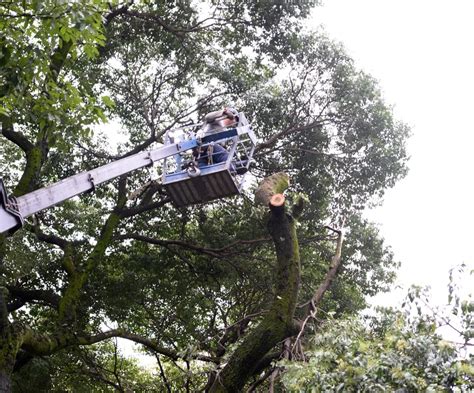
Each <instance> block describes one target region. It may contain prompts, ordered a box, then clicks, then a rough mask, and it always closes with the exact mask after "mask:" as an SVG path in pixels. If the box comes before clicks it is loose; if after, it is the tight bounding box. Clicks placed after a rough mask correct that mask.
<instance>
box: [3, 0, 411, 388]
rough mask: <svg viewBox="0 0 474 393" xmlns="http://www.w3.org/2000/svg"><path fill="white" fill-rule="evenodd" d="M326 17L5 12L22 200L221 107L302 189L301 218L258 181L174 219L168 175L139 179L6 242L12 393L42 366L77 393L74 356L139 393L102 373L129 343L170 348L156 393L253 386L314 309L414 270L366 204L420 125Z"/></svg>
mask: <svg viewBox="0 0 474 393" xmlns="http://www.w3.org/2000/svg"><path fill="white" fill-rule="evenodd" d="M309 10H310V2H294V3H292V2H275V1H257V2H255V1H237V2H235V1H232V2H231V1H211V2H205V1H190V2H186V1H176V2H169V1H155V2H150V1H143V2H138V1H133V0H131V1H123V2H119V1H113V2H105V1H100V0H95V1H91V2H83V3H71V4H68V3H63V2H59V1H52V0H51V1H42V2H23V3H21V4H16V3H1V4H0V16H1V19H0V23H1V26H2V36H1V37H0V45H1V54H2V56H1V58H0V62H1V63H0V65H1V67H2V68H1V72H0V78H1V79H0V85H1V94H0V99H1V103H2V108H1V110H0V116H1V122H2V142H3V143H2V144H1V145H0V151H1V153H2V154H1V159H0V167H1V170H2V177H3V178H4V181H5V182H6V184H7V186H9V187H10V188H11V189H12V190H13V193H14V195H16V196H20V195H24V194H25V193H27V192H29V191H31V190H34V189H37V188H39V187H42V186H44V185H46V184H49V183H51V182H53V181H56V180H59V179H61V178H64V177H66V176H69V175H71V174H74V173H77V172H79V171H82V170H87V169H91V168H93V167H95V166H98V165H101V164H104V163H106V162H109V161H110V160H113V159H116V158H118V157H123V156H126V155H129V154H132V153H135V152H139V151H143V150H146V149H147V148H149V147H151V146H153V145H154V144H155V143H157V142H160V141H161V140H162V137H163V135H164V133H165V132H166V131H167V130H169V129H171V128H173V127H175V126H177V125H179V124H182V123H185V122H187V121H189V120H193V121H197V120H199V119H200V118H201V116H202V115H203V114H205V113H206V112H207V111H209V110H213V109H215V108H219V107H222V106H223V105H235V106H237V107H238V108H239V109H240V110H242V111H244V112H245V113H246V114H247V117H248V118H249V119H251V121H252V124H253V126H254V129H255V130H256V132H257V135H258V138H259V144H258V146H257V148H256V154H255V165H254V169H253V170H252V175H253V178H254V180H255V181H254V183H260V182H261V181H262V180H263V179H264V178H268V177H269V176H270V175H272V174H275V173H276V172H281V171H284V172H286V173H287V174H288V175H290V178H291V182H290V183H291V184H290V186H289V187H290V188H289V189H288V190H287V203H286V205H288V207H287V210H286V213H285V208H284V207H283V208H282V207H280V208H277V209H274V208H272V209H270V211H269V212H267V210H268V208H267V207H261V206H260V207H259V206H258V205H256V204H255V203H254V201H253V197H252V186H251V185H249V189H248V190H246V192H245V195H244V196H243V197H240V198H233V199H228V200H222V201H217V202H215V203H213V204H211V205H207V206H197V207H189V208H182V209H176V208H174V207H173V206H172V205H171V204H170V200H169V198H168V196H167V195H166V193H165V192H164V190H163V189H162V187H161V185H160V184H159V182H157V181H155V180H153V178H154V174H156V172H155V173H153V172H154V171H158V172H159V168H158V169H153V170H152V171H151V172H152V173H150V171H139V172H137V173H133V174H130V175H128V176H124V177H121V178H120V179H118V180H117V181H114V182H111V183H110V184H109V185H107V186H105V187H102V188H99V189H98V190H96V192H95V193H93V194H88V195H84V196H81V197H80V198H76V199H74V200H72V201H68V202H66V203H64V204H62V205H61V206H58V207H56V208H54V209H50V210H47V211H45V212H42V213H40V214H37V215H36V216H35V217H33V219H32V220H29V221H28V222H27V224H26V226H25V228H23V229H22V230H21V231H19V232H17V233H16V234H15V235H14V236H13V237H9V238H5V237H2V238H1V239H0V256H1V260H2V265H1V282H0V286H1V289H2V290H1V292H0V340H1V348H2V350H1V351H0V376H1V377H0V380H1V381H2V384H3V385H2V388H1V389H3V390H7V391H8V389H9V385H10V377H11V375H12V373H13V374H14V373H20V374H18V375H21V381H23V382H24V381H25V380H27V378H28V376H30V378H33V375H32V374H34V370H35V368H34V367H32V365H35V364H36V365H37V366H38V367H40V369H41V370H42V371H41V372H42V373H43V374H47V375H49V382H48V383H47V385H48V386H49V387H48V389H60V384H61V383H62V382H59V381H60V380H64V378H63V377H64V374H61V373H62V372H66V371H64V370H65V368H64V361H67V362H68V363H69V364H75V365H77V368H76V369H77V373H78V376H77V378H80V377H82V378H83V379H88V378H89V379H93V378H95V377H97V375H100V376H101V378H96V379H95V380H98V381H99V382H98V383H104V384H105V385H104V386H107V382H108V386H113V387H114V388H116V389H119V390H120V389H122V390H123V389H125V388H124V385H122V384H121V383H120V382H117V381H115V382H114V381H111V379H110V378H108V377H107V375H106V374H107V373H106V372H105V371H103V370H105V369H106V367H105V366H104V367H102V368H101V367H99V366H100V365H101V364H102V365H104V364H105V363H107V362H108V363H107V364H109V366H110V364H114V365H115V366H113V367H115V368H117V363H116V362H115V363H113V362H111V361H110V359H113V358H114V356H115V355H114V352H113V351H112V352H111V351H110V347H107V346H105V347H104V346H102V347H100V346H96V347H91V349H90V351H91V352H87V353H86V352H85V350H84V347H85V346H90V345H92V344H96V343H99V342H102V341H104V340H108V339H110V338H113V337H123V338H126V339H129V340H132V341H135V342H137V343H140V344H142V345H143V346H144V347H145V348H146V350H147V351H149V353H150V354H153V355H155V356H156V357H157V365H158V366H159V370H160V375H161V379H160V381H153V382H152V383H154V384H161V387H158V386H157V385H155V388H157V389H169V390H171V389H173V388H176V387H177V385H176V383H178V382H173V378H172V377H173V376H176V380H177V381H182V385H181V386H180V388H186V389H188V390H195V389H199V388H204V387H205V386H207V388H208V389H212V390H214V391H219V390H222V389H224V390H239V389H241V388H243V386H245V385H246V384H247V383H249V381H251V378H257V379H256V381H258V380H259V379H258V377H257V376H258V375H265V373H266V372H267V371H268V370H269V367H270V364H271V362H272V361H273V360H275V359H277V358H278V357H280V355H281V348H279V347H280V343H281V342H282V341H283V340H285V339H287V338H291V337H292V336H297V335H300V334H301V331H302V330H301V329H302V325H305V324H304V323H303V324H302V323H301V322H298V320H299V321H305V320H306V318H307V317H308V316H309V315H311V313H313V312H314V308H315V307H316V306H317V307H319V308H320V309H322V310H324V311H326V312H328V311H332V312H335V313H336V315H341V314H343V313H355V312H356V311H357V310H359V309H361V308H362V307H364V305H365V301H364V297H365V296H366V295H372V294H374V293H377V292H378V291H380V290H383V289H386V288H387V285H388V284H390V282H391V281H392V280H393V278H394V268H395V267H396V263H395V262H394V260H393V256H392V254H391V252H390V250H389V249H387V248H386V246H384V244H383V241H382V240H381V239H380V237H379V236H378V233H377V230H376V229H375V228H374V227H373V226H371V225H370V224H369V223H367V222H365V221H364V220H362V219H361V218H360V211H361V210H362V209H363V208H364V207H365V206H367V204H368V203H370V202H374V201H378V200H379V198H380V197H381V196H382V195H383V192H384V190H385V189H386V188H387V187H391V186H393V184H394V183H395V182H396V180H398V179H399V178H400V177H402V176H403V175H404V174H405V172H406V166H405V165H406V159H407V157H406V152H405V145H404V144H405V140H406V137H407V134H408V130H407V127H406V126H405V125H403V124H401V123H399V122H397V121H395V120H394V119H393V117H392V113H391V109H390V108H389V107H388V106H387V105H386V104H385V103H384V101H383V99H382V97H381V94H380V91H379V89H378V87H377V83H376V81H375V80H374V79H373V78H371V77H370V76H368V75H366V74H364V73H363V72H361V71H359V70H357V68H356V67H355V66H354V64H353V62H352V60H351V59H350V58H349V57H348V56H347V55H346V54H345V53H344V50H343V48H342V47H341V46H340V45H338V44H335V43H333V42H331V41H330V40H329V39H328V38H326V37H324V36H323V35H321V34H316V33H309V32H307V31H305V29H303V27H302V21H303V19H304V18H305V17H306V16H307V15H308V13H309ZM107 118H108V119H111V120H113V121H114V123H113V124H117V128H118V127H120V138H119V140H121V141H123V142H121V143H119V142H117V143H118V147H117V149H113V148H109V147H106V146H110V143H108V140H109V139H112V140H117V138H115V136H114V135H111V133H110V132H109V133H102V132H100V128H98V127H97V126H95V124H97V123H100V122H102V121H105V120H106V119H107ZM114 132H115V133H117V134H118V133H119V130H118V129H117V130H115V131H114ZM280 176H282V178H283V179H284V178H285V176H283V175H280ZM150 177H151V178H150ZM283 183H285V182H283ZM144 184H147V187H146V188H143V185H144ZM270 188H271V189H272V190H273V191H274V192H275V193H278V192H279V191H282V190H281V189H275V190H274V189H273V187H270ZM277 188H278V187H277ZM137 189H140V190H141V192H135V191H136V190H137ZM303 194H305V195H303ZM304 200H306V202H305V203H303V201H304ZM288 201H289V202H288ZM303 205H304V207H303ZM268 214H269V217H270V218H269V219H268V217H267V215H268ZM296 219H298V221H299V224H298V225H297V222H296ZM330 222H332V223H334V225H335V226H336V227H337V228H336V231H335V232H334V231H332V230H331V229H328V228H327V224H328V223H330ZM343 223H345V227H346V228H347V236H346V241H345V242H344V243H343V242H342V233H341V231H340V229H342V225H343ZM296 231H297V232H298V237H299V245H298V242H297V240H296ZM281 239H284V240H281ZM290 239H291V241H290ZM300 259H301V261H302V266H301V268H300V267H299V264H300ZM337 272H339V275H338V277H337V278H336V273H337ZM330 284H332V285H330ZM317 288H319V291H317V290H316V289H317ZM329 288H330V291H328V289H329ZM323 295H325V296H323ZM297 305H299V306H297ZM107 326H112V328H107ZM94 348H95V349H94ZM104 348H105V349H104ZM107 348H108V349H107ZM101 351H104V352H101ZM103 353H106V354H109V355H110V356H109V357H108V358H107V356H106V358H107V359H109V360H103V358H104V356H105V355H101V354H103ZM39 359H41V360H39ZM44 359H49V360H48V361H47V362H46V363H45V361H44ZM71 368H72V369H74V367H71ZM71 368H68V370H69V371H70V370H71ZM182 369H183V370H182ZM28 370H33V371H31V372H30V373H28V372H26V371H28ZM84 370H87V371H88V372H84ZM91 370H92V371H91ZM98 370H99V371H98ZM100 370H102V371H103V372H102V373H101V372H100ZM262 373H263V374H262ZM112 374H113V373H112ZM116 374H117V373H115V374H113V375H115V377H117V375H116ZM58 375H59V376H60V375H63V376H62V377H58ZM128 375H129V377H130V378H138V379H140V378H139V377H138V376H137V373H136V372H130V373H129V374H128ZM94 376H95V377H94ZM117 378H118V377H117ZM138 379H137V380H138ZM256 381H255V382H256ZM142 382H143V381H142ZM137 383H138V382H137ZM61 386H63V385H61ZM117 386H118V387H117ZM1 389H0V390H1Z"/></svg>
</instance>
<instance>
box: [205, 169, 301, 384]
mask: <svg viewBox="0 0 474 393" xmlns="http://www.w3.org/2000/svg"><path fill="white" fill-rule="evenodd" d="M279 178H280V179H278V180H281V179H283V182H285V179H284V176H279ZM276 180H277V179H275V177H271V179H269V181H267V182H265V180H264V182H262V184H261V185H260V187H259V190H257V193H256V195H259V196H261V197H260V198H259V202H260V203H263V202H264V201H265V202H267V203H268V206H269V207H270V218H269V220H268V224H267V227H268V231H269V233H270V235H271V236H272V238H273V242H274V244H275V250H276V255H277V264H276V275H275V295H274V298H273V302H272V305H271V307H270V309H269V312H268V313H267V314H266V315H265V318H264V319H263V320H262V321H261V322H260V324H259V325H258V326H257V327H256V328H255V329H253V330H252V331H251V332H250V333H249V334H248V335H247V336H246V337H245V338H244V339H243V341H242V343H241V344H240V345H239V347H238V348H237V349H236V350H235V352H234V353H233V354H232V356H231V357H230V359H229V361H228V363H227V364H226V366H225V367H224V368H223V369H222V371H221V372H220V373H218V375H217V376H216V378H215V381H214V384H213V385H212V387H211V389H210V391H211V392H239V391H241V390H242V388H243V387H244V386H245V383H246V382H247V380H248V379H249V378H250V377H251V376H252V375H253V374H254V372H255V369H256V367H257V365H258V364H259V362H260V361H261V360H262V358H264V356H265V355H266V354H267V353H268V352H269V351H270V350H272V349H273V348H274V347H275V346H276V345H277V344H278V343H280V342H281V341H283V340H284V339H285V338H286V337H289V336H291V335H293V334H294V333H295V329H294V323H293V316H294V312H295V308H296V300H297V296H298V288H299V279H300V257H299V247H298V240H297V237H296V221H295V219H294V218H293V217H292V216H290V215H288V214H286V209H285V198H284V196H283V195H282V194H280V193H281V192H282V189H281V187H280V186H281V181H276ZM286 184H288V182H287V178H286ZM262 190H263V191H262ZM259 191H260V192H259ZM275 191H277V193H275Z"/></svg>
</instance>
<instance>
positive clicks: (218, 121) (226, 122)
mask: <svg viewBox="0 0 474 393" xmlns="http://www.w3.org/2000/svg"><path fill="white" fill-rule="evenodd" d="M238 116H239V112H237V110H236V109H234V108H231V107H228V108H224V109H223V110H222V111H217V112H211V113H208V114H207V115H206V116H205V117H204V122H205V123H206V125H205V126H204V127H203V128H202V129H201V130H199V131H198V132H197V133H196V136H197V137H198V138H203V137H205V136H207V135H211V134H213V133H215V132H218V131H222V130H223V129H224V128H226V127H230V126H232V125H235V124H236V123H238V121H239V117H238ZM193 156H194V157H195V159H196V160H197V163H198V166H199V167H203V166H206V165H212V164H218V163H220V162H225V161H227V158H228V157H229V153H228V152H227V150H226V149H225V148H224V147H223V146H221V145H220V144H218V143H212V144H209V145H207V146H205V147H203V148H196V149H194V150H193Z"/></svg>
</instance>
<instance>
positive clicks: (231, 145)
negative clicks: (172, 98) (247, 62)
mask: <svg viewBox="0 0 474 393" xmlns="http://www.w3.org/2000/svg"><path fill="white" fill-rule="evenodd" d="M229 119H230V120H229ZM235 119H238V120H237V121H235ZM224 120H227V121H231V122H233V124H231V126H229V125H227V127H225V126H223V125H222V124H227V123H225V121H224ZM197 127H198V125H194V126H190V127H189V130H188V131H186V128H179V129H174V130H172V131H171V130H170V131H169V132H168V134H167V135H166V138H165V144H164V146H159V147H157V148H156V149H153V150H149V151H144V152H140V153H136V154H133V155H130V156H125V157H123V158H121V159H119V160H116V161H112V162H109V163H108V164H105V165H103V166H100V167H98V168H95V169H91V170H88V171H85V172H81V173H78V174H76V175H73V176H70V177H68V178H65V179H63V180H60V181H58V182H56V183H53V184H51V185H48V186H46V187H43V188H40V189H37V190H35V191H32V192H30V193H27V194H25V195H21V196H19V197H17V198H15V197H13V196H9V195H8V194H7V191H6V189H5V187H4V184H3V181H2V179H1V178H0V233H6V232H8V233H10V234H12V233H13V232H15V231H16V230H17V229H19V228H21V226H22V225H23V223H24V220H25V219H26V218H28V217H30V216H32V215H33V214H35V213H37V212H40V211H42V210H44V209H47V208H50V207H52V206H55V205H57V204H59V203H61V202H63V201H66V200H68V199H70V198H72V197H74V196H76V195H79V194H82V193H84V192H87V191H93V190H94V189H95V188H96V186H98V185H100V184H102V183H104V182H107V181H110V180H111V179H114V178H116V177H118V176H121V175H124V174H127V173H130V172H133V171H135V170H137V169H139V168H144V167H148V166H150V165H153V163H154V162H157V161H161V162H163V185H164V186H165V187H166V189H167V190H168V194H169V196H170V197H171V199H172V201H173V203H174V205H175V206H185V205H192V204H196V203H204V202H208V201H212V200H214V199H217V198H222V197H226V196H230V195H235V194H238V193H240V191H241V189H242V184H243V180H244V176H243V174H244V173H245V172H246V171H247V170H248V168H249V164H250V161H251V159H252V155H253V152H254V150H255V144H256V138H255V135H254V133H253V131H252V128H251V127H250V124H249V123H248V121H247V119H246V118H245V115H244V114H243V113H237V112H236V111H235V113H233V112H232V116H229V114H228V113H226V110H224V111H219V112H212V113H210V114H208V115H207V116H206V118H205V122H204V128H202V129H201V130H199V131H198V133H197V134H196V133H195V132H194V130H195V129H196V128H197ZM178 131H179V135H178ZM224 144H226V145H227V146H226V147H225V148H224V147H223V146H222V145H224ZM197 149H206V151H207V153H206V154H207V155H208V156H210V157H213V155H214V153H213V151H214V150H215V151H220V153H219V154H220V156H219V159H216V160H214V161H213V159H212V158H211V159H209V157H207V158H208V161H206V162H204V164H206V165H203V160H202V158H201V159H200V157H199V156H198V157H197V159H196V157H195V154H193V152H194V153H195V152H196V151H197ZM222 157H225V159H223V158H222ZM186 162H187V164H186ZM183 164H184V165H183Z"/></svg>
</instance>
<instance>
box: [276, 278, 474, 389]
mask: <svg viewBox="0 0 474 393" xmlns="http://www.w3.org/2000/svg"><path fill="white" fill-rule="evenodd" d="M471 274H472V272H471ZM450 276H451V277H453V275H452V272H451V275H450ZM458 279H459V276H458V277H457V278H455V279H454V280H451V282H450V284H449V292H450V295H449V307H448V308H447V309H442V310H440V309H439V307H435V306H432V305H431V304H430V303H431V302H430V297H431V296H430V293H429V290H428V289H426V288H425V289H422V288H419V287H413V288H411V289H410V291H409V293H408V296H407V299H406V302H404V304H403V306H402V308H401V309H400V310H395V309H392V308H379V309H378V310H375V312H374V313H371V314H369V315H366V316H365V317H358V318H354V317H351V318H344V319H341V320H334V319H333V318H329V320H328V321H324V322H322V325H323V326H320V328H319V329H318V330H317V332H316V333H315V335H314V336H313V337H312V339H311V341H310V345H309V348H308V350H307V351H306V352H305V355H304V357H305V358H304V361H296V360H293V361H285V362H283V363H282V365H283V367H285V373H284V374H283V377H282V380H283V383H284V385H285V387H286V388H287V389H288V390H290V391H308V390H312V389H315V390H317V391H320V390H321V391H325V390H330V391H361V390H362V391H371V392H372V391H375V392H378V391H381V392H382V391H387V390H388V391H393V390H403V391H407V392H419V391H470V390H471V389H472V388H473V387H474V357H473V355H472V352H471V353H469V351H467V350H466V349H468V348H469V347H471V346H472V345H473V344H474V343H473V342H472V341H473V337H474V334H473V331H472V322H473V319H474V303H473V302H472V299H471V297H470V296H469V297H467V298H465V299H462V298H461V297H460V294H459V292H458V290H456V280H458ZM440 327H448V328H449V329H450V330H451V333H455V335H454V337H455V338H454V341H453V340H452V339H448V338H446V332H445V334H444V335H441V334H440V332H439V328H440ZM443 336H444V337H443ZM450 336H451V337H453V335H452V334H451V335H450ZM300 360H301V359H300Z"/></svg>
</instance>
